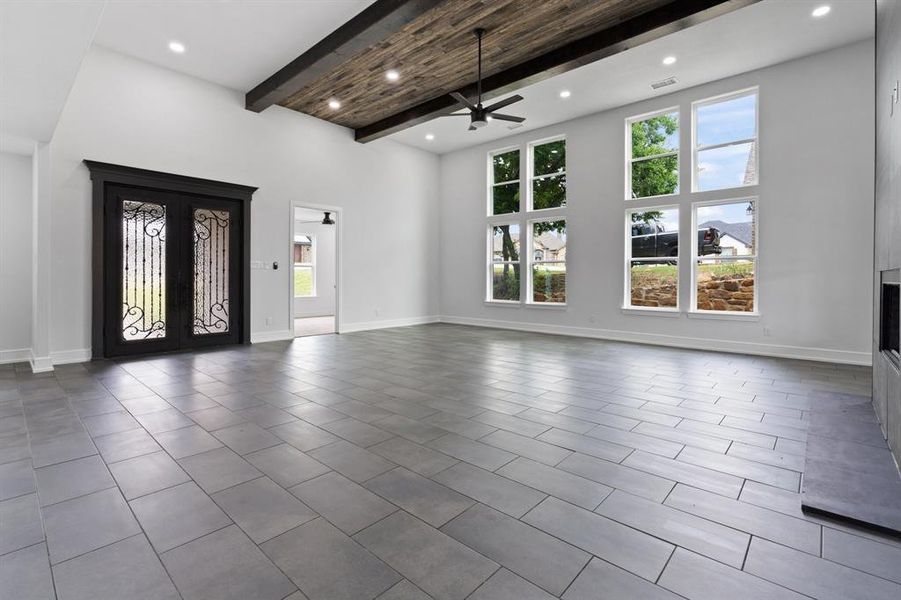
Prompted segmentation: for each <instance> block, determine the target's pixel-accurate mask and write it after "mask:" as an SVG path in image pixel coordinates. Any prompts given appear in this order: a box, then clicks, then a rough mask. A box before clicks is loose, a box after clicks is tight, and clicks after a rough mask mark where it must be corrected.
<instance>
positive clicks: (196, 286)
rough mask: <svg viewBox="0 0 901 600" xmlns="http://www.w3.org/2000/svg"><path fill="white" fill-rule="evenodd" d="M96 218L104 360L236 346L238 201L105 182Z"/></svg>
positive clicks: (239, 303)
mask: <svg viewBox="0 0 901 600" xmlns="http://www.w3.org/2000/svg"><path fill="white" fill-rule="evenodd" d="M103 213H104V217H103V218H104V226H103V231H104V236H103V237H104V239H103V244H104V248H103V250H104V252H103V256H104V261H103V262H104V267H103V268H104V277H103V281H104V285H103V287H104V290H103V294H104V298H103V305H104V311H103V312H104V316H103V330H104V331H103V338H104V339H103V344H104V347H105V348H104V355H106V356H121V355H127V354H141V353H149V352H164V351H170V350H180V349H188V348H197V347H203V346H211V345H222V344H231V343H238V342H240V341H244V340H243V339H242V329H243V328H242V323H241V319H242V318H243V310H242V303H243V296H244V292H245V290H244V289H243V282H242V277H241V265H242V260H243V259H242V251H243V248H242V244H241V240H242V231H243V227H242V219H243V217H244V215H243V206H242V204H241V202H236V201H234V200H228V199H222V198H215V197H208V196H203V195H194V194H186V193H181V192H176V191H166V190H154V189H146V188H140V187H132V186H127V185H111V184H107V185H106V187H105V193H104V211H103Z"/></svg>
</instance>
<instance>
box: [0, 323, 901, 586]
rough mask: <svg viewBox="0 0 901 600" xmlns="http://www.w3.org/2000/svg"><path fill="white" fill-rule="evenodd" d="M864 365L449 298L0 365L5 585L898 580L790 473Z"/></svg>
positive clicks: (863, 390)
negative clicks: (321, 327)
mask: <svg viewBox="0 0 901 600" xmlns="http://www.w3.org/2000/svg"><path fill="white" fill-rule="evenodd" d="M870 386H871V374H870V371H869V370H868V369H866V368H863V367H854V366H847V365H823V364H819V363H808V362H803V361H790V360H781V359H774V358H764V357H751V356H741V355H737V354H721V353H713V352H698V351H690V350H679V349H672V348H662V347H649V346H641V345H637V344H620V343H616V342H605V341H600V340H591V339H580V338H568V337H565V336H545V335H539V334H532V333H524V332H515V331H502V330H493V329H479V328H471V327H463V326H454V325H447V324H441V325H428V326H416V327H408V328H402V329H392V330H379V331H371V332H361V333H352V334H344V335H340V336H336V335H330V336H318V337H311V338H299V339H296V340H292V341H283V342H271V343H264V344H254V345H252V346H235V347H231V348H220V349H211V350H208V351H198V352H188V353H179V354H172V355H166V356H161V357H146V358H130V359H128V360H123V361H94V362H90V363H84V364H79V365H70V366H60V367H59V368H58V369H57V370H55V371H54V372H53V373H46V374H40V375H33V374H32V373H31V372H30V369H28V368H27V366H25V367H20V366H6V365H0V597H2V598H3V599H4V600H6V597H7V596H9V597H10V598H15V599H16V600H19V599H22V600H31V599H32V598H38V599H40V600H52V599H53V597H54V592H55V596H56V597H57V598H58V599H59V600H70V599H75V600H78V599H81V598H90V599H92V600H94V599H96V600H106V599H109V600H124V599H126V598H128V599H131V598H137V599H141V600H144V599H147V600H150V599H160V600H168V599H169V598H179V597H180V598H181V599H182V600H206V599H209V600H231V599H240V600H251V599H253V600H257V599H258V600H270V599H271V600H321V599H325V600H332V599H337V600H339V599H341V598H351V599H354V600H356V599H361V600H365V599H367V598H368V599H372V600H430V599H439V600H443V599H450V600H457V599H459V600H464V599H467V600H549V599H550V598H556V597H559V598H563V599H564V600H587V599H591V600H632V599H640V600H644V599H648V600H674V599H675V598H677V597H678V598H685V599H687V600H721V599H724V598H729V599H732V598H734V599H736V600H742V599H745V598H747V599H749V600H750V599H754V600H758V599H764V598H765V599H767V600H769V599H770V598H772V599H774V600H783V599H786V600H789V599H799V598H802V597H805V598H810V597H812V598H818V599H830V598H843V599H844V598H893V600H894V598H897V597H901V593H899V592H898V589H899V588H901V577H899V576H898V568H897V565H898V561H899V560H901V554H899V553H901V542H898V541H897V540H895V539H892V538H889V537H887V536H885V535H881V534H879V533H876V532H872V531H863V530H860V529H858V528H855V527H853V526H851V525H847V524H839V523H836V522H833V521H826V520H823V519H818V518H816V517H811V516H809V515H805V514H804V513H803V512H802V511H801V503H800V494H799V492H798V488H799V486H798V484H799V480H800V477H801V473H800V469H801V468H802V466H803V464H804V463H803V459H804V455H805V450H806V448H805V443H804V441H803V440H804V439H805V438H807V431H806V428H807V426H808V423H809V422H810V420H809V419H808V413H809V411H810V410H811V408H812V407H814V406H817V402H823V403H825V404H826V405H830V403H832V404H834V403H835V402H837V401H838V399H839V398H840V397H845V396H847V395H856V396H864V397H865V396H866V395H867V394H869V389H870ZM842 394H844V395H845V396H841V395H842ZM836 451H838V452H840V453H842V455H843V456H845V455H847V454H848V452H847V451H846V450H844V449H842V448H838V449H837V450H836ZM98 453H99V454H98ZM32 457H34V462H33V463H32ZM818 458H820V459H823V458H824V457H823V456H819V457H818ZM825 458H827V459H828V458H829V457H828V456H826V457H825ZM45 532H46V539H45Z"/></svg>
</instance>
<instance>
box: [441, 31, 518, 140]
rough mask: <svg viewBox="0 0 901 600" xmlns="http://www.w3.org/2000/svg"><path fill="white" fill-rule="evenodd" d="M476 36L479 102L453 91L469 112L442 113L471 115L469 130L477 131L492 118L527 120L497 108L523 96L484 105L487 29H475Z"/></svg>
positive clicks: (453, 96)
mask: <svg viewBox="0 0 901 600" xmlns="http://www.w3.org/2000/svg"><path fill="white" fill-rule="evenodd" d="M473 33H474V34H475V36H476V37H477V38H478V39H479V82H478V94H479V97H478V103H477V104H473V103H472V102H470V101H469V98H467V97H466V96H464V95H463V94H461V93H460V92H451V94H450V95H451V97H452V98H453V99H454V100H456V101H457V102H459V103H460V104H462V105H463V106H465V107H466V108H468V109H469V114H468V115H467V114H452V115H442V116H445V117H469V118H470V124H469V130H470V131H475V130H476V129H481V128H482V127H485V126H486V125H488V121H489V120H491V119H498V120H500V121H513V122H514V123H522V122H523V121H525V118H524V117H514V116H512V115H504V114H501V113H498V112H495V111H496V110H498V109H500V108H504V107H505V106H510V105H511V104H513V103H515V102H519V101H520V100H522V99H523V97H522V96H520V95H519V94H516V95H515V96H510V97H509V98H507V99H505V100H501V101H500V102H495V103H494V104H492V105H491V106H482V37H483V36H484V35H485V30H484V29H482V28H481V27H479V28H477V29H475V30H473Z"/></svg>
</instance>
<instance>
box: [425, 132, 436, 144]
mask: <svg viewBox="0 0 901 600" xmlns="http://www.w3.org/2000/svg"><path fill="white" fill-rule="evenodd" d="M425 139H427V140H429V141H430V142H431V141H432V140H434V139H435V134H434V133H427V134H425Z"/></svg>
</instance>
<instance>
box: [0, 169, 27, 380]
mask: <svg viewBox="0 0 901 600" xmlns="http://www.w3.org/2000/svg"><path fill="white" fill-rule="evenodd" d="M31 211H32V198H31V157H30V156H20V155H18V154H8V153H5V152H2V153H0V363H3V362H18V361H24V360H28V359H29V358H30V348H31V224H32V218H31Z"/></svg>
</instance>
